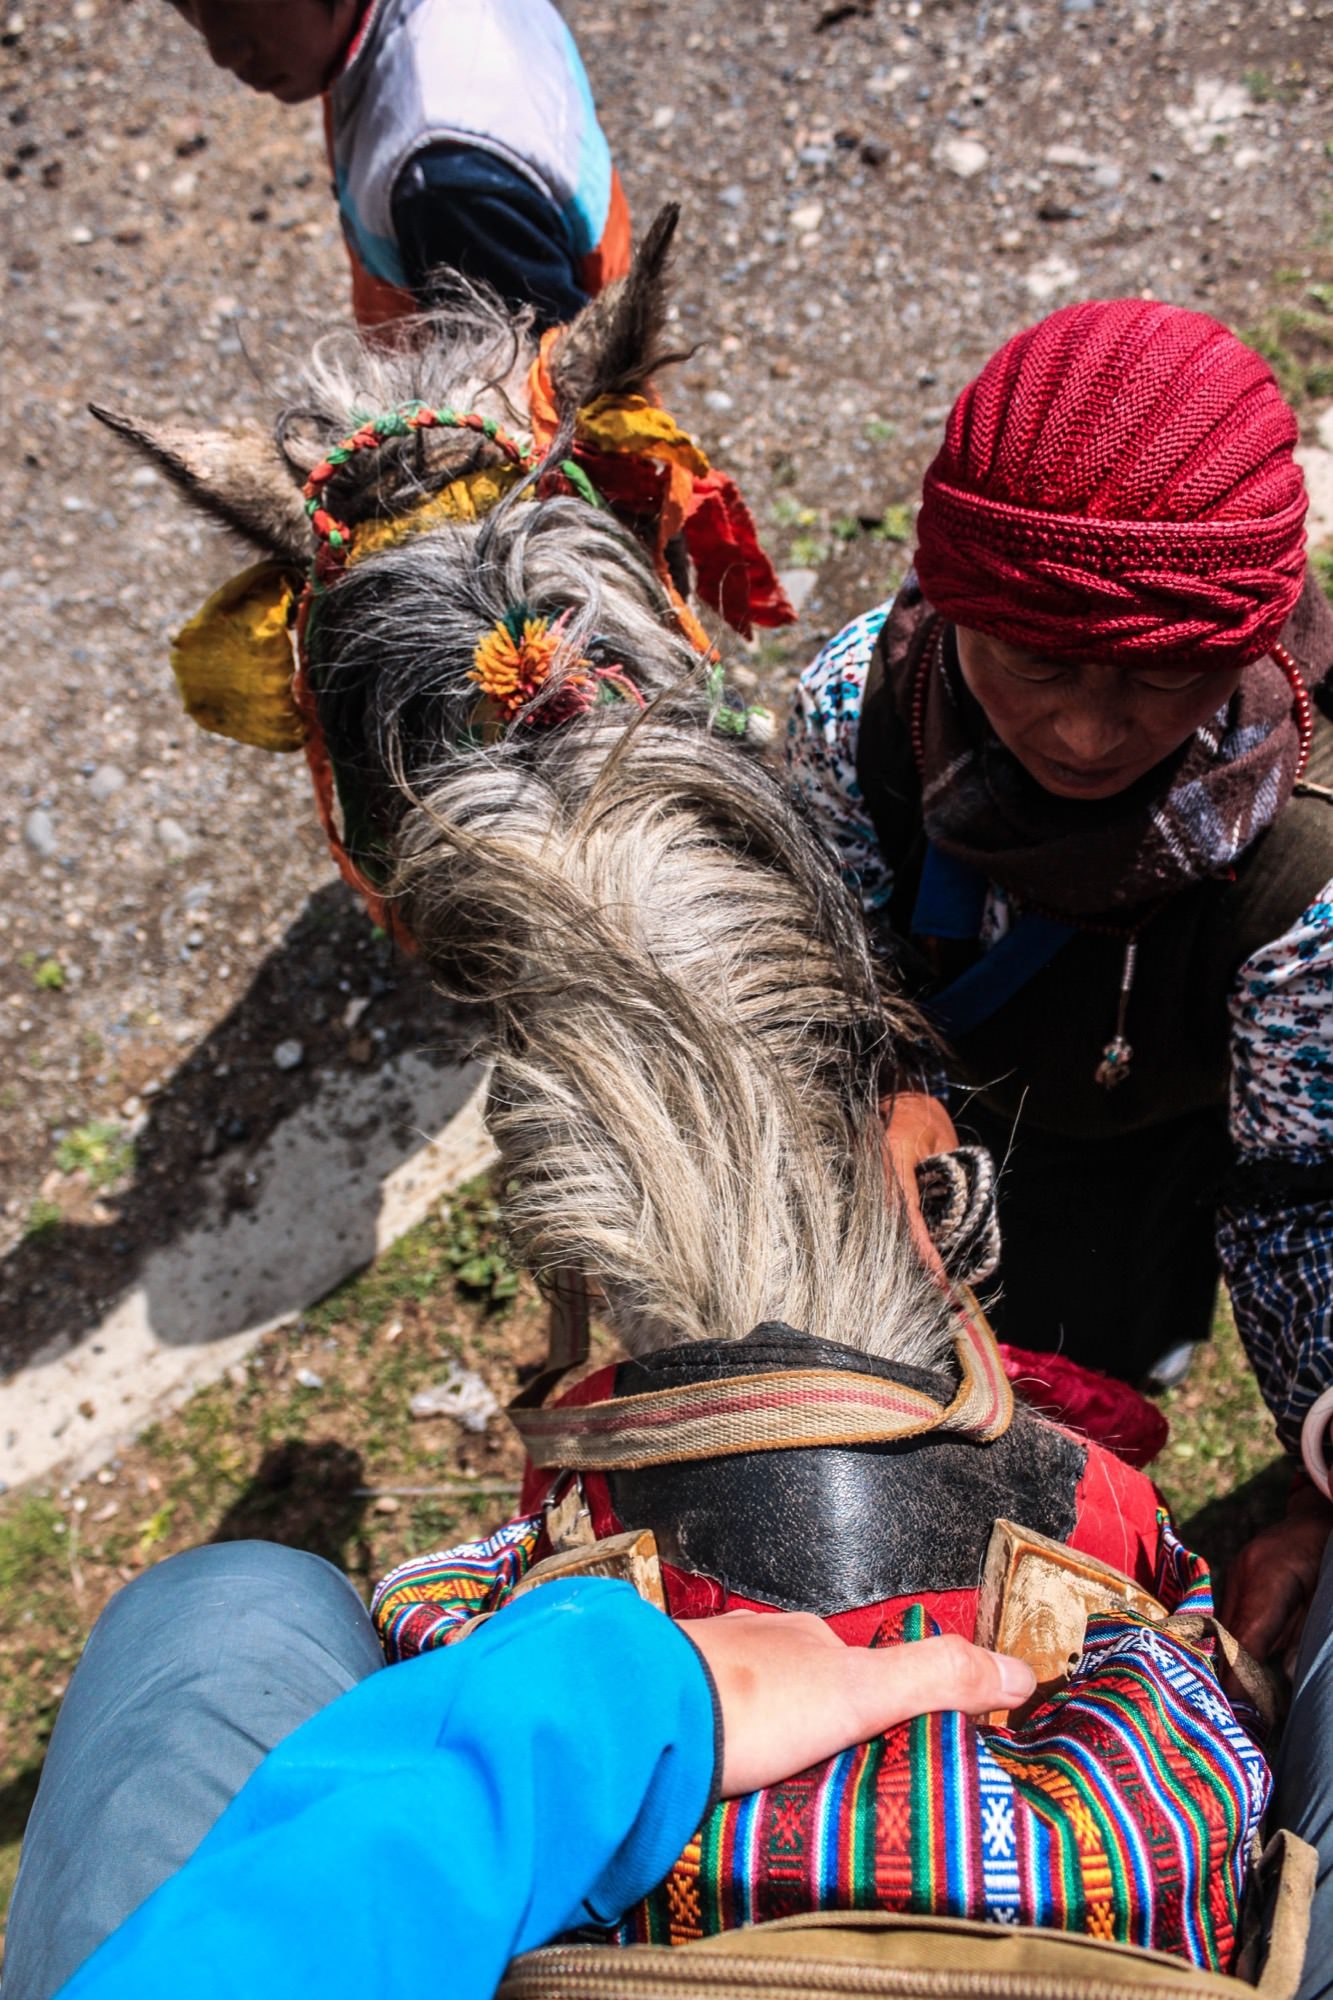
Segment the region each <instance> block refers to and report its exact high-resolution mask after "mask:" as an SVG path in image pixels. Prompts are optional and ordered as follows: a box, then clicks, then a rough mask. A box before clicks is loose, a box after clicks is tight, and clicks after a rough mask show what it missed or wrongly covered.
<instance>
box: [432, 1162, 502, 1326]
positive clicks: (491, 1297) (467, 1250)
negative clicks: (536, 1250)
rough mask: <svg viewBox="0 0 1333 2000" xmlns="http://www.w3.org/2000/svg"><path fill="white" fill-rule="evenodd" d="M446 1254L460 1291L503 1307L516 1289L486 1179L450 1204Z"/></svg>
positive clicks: (500, 1225)
mask: <svg viewBox="0 0 1333 2000" xmlns="http://www.w3.org/2000/svg"><path fill="white" fill-rule="evenodd" d="M446 1228H447V1232H448V1233H447V1237H446V1244H445V1256H446V1257H447V1259H448V1261H449V1263H450V1264H451V1265H452V1267H453V1273H454V1282H455V1284H457V1285H458V1286H459V1287H460V1288H461V1290H462V1291H464V1292H466V1293H468V1294H469V1295H470V1296H472V1297H476V1298H480V1299H482V1300H484V1301H485V1303H486V1304H487V1305H490V1306H505V1305H508V1303H509V1301H510V1300H511V1299H513V1298H514V1297H515V1296H516V1294H517V1292H518V1272H517V1270H516V1269H515V1268H514V1266H513V1265H512V1264H511V1263H510V1261H509V1251H508V1245H507V1243H506V1240H505V1234H504V1225H503V1222H502V1220H501V1215H500V1209H499V1205H498V1203H497V1202H496V1201H495V1200H494V1198H493V1197H492V1195H491V1193H490V1189H489V1186H488V1184H487V1183H485V1182H473V1183H472V1184H471V1185H470V1186H469V1187H467V1188H464V1189H462V1190H461V1191H460V1192H459V1193H458V1194H457V1195H455V1196H454V1198H453V1200H452V1201H451V1202H450V1204H449V1209H448V1215H447V1219H446Z"/></svg>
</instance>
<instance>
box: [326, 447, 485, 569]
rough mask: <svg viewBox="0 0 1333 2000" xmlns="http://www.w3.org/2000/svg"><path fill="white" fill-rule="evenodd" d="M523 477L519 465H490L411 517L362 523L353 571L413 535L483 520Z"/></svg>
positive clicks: (357, 533)
mask: <svg viewBox="0 0 1333 2000" xmlns="http://www.w3.org/2000/svg"><path fill="white" fill-rule="evenodd" d="M522 476H523V475H522V473H521V472H520V470H519V468H518V467H517V466H516V465H494V466H486V467H485V468H483V469H482V470H480V471H477V472H465V473H464V474H463V476H462V478H461V479H451V480H450V482H449V484H448V485H447V486H442V487H441V488H440V490H439V492H438V493H432V494H431V496H430V499H429V500H423V501H422V503H421V505H420V506H419V507H414V508H413V509H412V511H411V513H410V514H397V515H395V516H394V517H393V518H392V519H391V520H387V521H358V522H357V524H356V526H355V527H354V528H353V530H352V550H351V555H350V557H349V562H348V566H349V568H350V567H351V564H353V563H358V562H360V561H361V560H362V558H363V557H365V556H375V555H378V554H379V552H380V550H381V549H394V548H397V546H398V544H399V543H400V542H405V541H407V540H408V538H409V537H410V536H412V535H424V534H425V533H426V532H427V531H428V530H429V529H431V528H437V527H439V525H440V523H441V522H442V521H480V520H481V518H482V516H483V515H485V514H489V513H490V511H491V509H492V507H495V506H497V505H498V504H499V502H500V501H501V500H503V498H504V496H505V494H506V493H507V492H508V491H509V489H510V487H511V486H513V485H514V484H515V483H516V481H518V480H519V479H521V478H522Z"/></svg>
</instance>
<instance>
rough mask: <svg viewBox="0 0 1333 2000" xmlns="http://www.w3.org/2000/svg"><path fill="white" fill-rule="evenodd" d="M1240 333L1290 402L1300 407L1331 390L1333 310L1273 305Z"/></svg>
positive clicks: (1312, 288)
mask: <svg viewBox="0 0 1333 2000" xmlns="http://www.w3.org/2000/svg"><path fill="white" fill-rule="evenodd" d="M1319 289H1321V290H1323V289H1325V288H1323V287H1320V288H1319ZM1314 290H1315V288H1314V287H1311V288H1310V293H1309V294H1307V295H1311V294H1313V292H1314ZM1320 303H1321V304H1322V300H1321V301H1320ZM1240 337H1241V339H1242V340H1243V341H1244V342H1245V344H1246V346H1247V347H1252V348H1253V349H1254V351H1255V353H1256V354H1261V355H1262V356H1263V358H1264V360H1265V361H1266V362H1267V363H1268V365H1269V367H1270V368H1271V369H1272V371H1273V373H1274V375H1275V376H1276V377H1277V382H1278V387H1279V388H1280V389H1281V391H1282V393H1283V395H1284V396H1285V397H1286V399H1287V401H1288V402H1289V403H1292V404H1294V405H1296V406H1298V407H1299V406H1300V405H1302V404H1304V403H1306V402H1311V401H1313V402H1318V401H1321V400H1322V399H1323V398H1324V397H1326V396H1328V395H1330V394H1333V314H1330V313H1329V312H1327V311H1312V310H1311V309H1310V308H1309V307H1308V306H1303V305H1299V306H1298V305H1279V306H1274V307H1273V308H1272V309H1271V310H1270V311H1269V312H1268V313H1266V314H1265V316H1264V317H1263V319H1261V320H1260V321H1259V323H1258V325H1257V326H1252V327H1250V328H1248V329H1247V330H1246V331H1244V332H1243V333H1242V334H1241V336H1240Z"/></svg>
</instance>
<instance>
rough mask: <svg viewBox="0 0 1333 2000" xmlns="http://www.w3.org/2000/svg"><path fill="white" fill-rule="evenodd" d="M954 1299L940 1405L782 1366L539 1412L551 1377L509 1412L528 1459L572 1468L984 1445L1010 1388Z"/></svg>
mask: <svg viewBox="0 0 1333 2000" xmlns="http://www.w3.org/2000/svg"><path fill="white" fill-rule="evenodd" d="M953 1303H954V1308H955V1313H956V1322H955V1331H954V1351H955V1354H956V1356H957V1360H958V1368H959V1383H958V1388H957V1391H956V1392H955V1394H954V1396H953V1397H952V1399H951V1400H950V1401H949V1402H948V1403H947V1404H946V1403H941V1402H938V1401H937V1400H936V1399H935V1398H934V1397H933V1396H930V1395H928V1394H927V1393H926V1392H925V1391H924V1390H921V1389H915V1388H911V1387H909V1386H908V1385H907V1384H906V1383H902V1382H894V1381H891V1380H889V1379H888V1378H886V1377H885V1376H882V1375H872V1374H869V1373H866V1374H862V1373H860V1372H859V1371H857V1370H854V1369H831V1368H784V1369H776V1370H773V1371H770V1372H767V1373H764V1374H756V1375H735V1376H726V1377H723V1378H721V1379H720V1380H718V1381H715V1382H692V1383H686V1384H678V1385H676V1386H674V1387H671V1388H666V1389H653V1390H649V1391H648V1392H646V1393H645V1394H641V1395H633V1396H609V1397H607V1398H605V1399H604V1400H603V1401H601V1402H598V1403H585V1404H582V1405H574V1406H570V1405H562V1404H556V1405H553V1406H549V1407H548V1406H547V1404H546V1402H545V1400H544V1399H545V1396H546V1395H547V1394H548V1393H549V1391H550V1387H551V1377H550V1373H549V1372H548V1373H547V1374H546V1375H544V1376H542V1377H541V1378H539V1380H538V1381H537V1382H536V1383H534V1384H533V1385H532V1388H530V1389H529V1390H527V1391H526V1392H525V1394H524V1395H522V1396H520V1397H518V1398H517V1399H516V1401H515V1402H513V1403H511V1404H510V1406H509V1418H510V1421H511V1422H512V1424H513V1425H514V1428H515V1429H516V1430H517V1432H518V1434H519V1436H520V1437H521V1438H522V1440H523V1443H524V1446H525V1447H526V1449H527V1452H528V1456H529V1457H530V1458H531V1460H532V1462H533V1464H534V1465H537V1466H562V1467H567V1468H569V1469H570V1470H571V1471H578V1472H594V1471H595V1472H610V1471H632V1470H637V1469H638V1468H639V1467H642V1466H647V1465H679V1464H683V1463H686V1462H688V1461H689V1460H692V1459H703V1458H727V1457H731V1456H732V1455H734V1454H735V1453H737V1452H746V1451H790V1450H794V1449H798V1448H810V1447H813V1446H819V1445H855V1444H888V1443H892V1442H894V1441H896V1440H898V1439H901V1438H911V1437H921V1436H923V1435H924V1434H925V1433H926V1432H928V1431H936V1430H939V1431H949V1432H952V1433H954V1434H955V1435H957V1434H962V1435H963V1436H966V1437H973V1438H976V1439H977V1441H978V1442H979V1443H987V1444H988V1443H990V1442H991V1441H992V1440H993V1439H995V1438H998V1437H1001V1436H1003V1434H1004V1432H1005V1431H1006V1430H1007V1429H1008V1428H1009V1424H1010V1421H1011V1419H1012V1416H1013V1395H1012V1392H1011V1390H1010V1387H1009V1383H1008V1380H1007V1378H1006V1376H1005V1372H1004V1367H1003V1364H1002V1363H1001V1360H1000V1356H999V1352H998V1350H997V1348H996V1345H995V1336H994V1335H993V1334H992V1332H991V1330H990V1326H989V1324H988V1323H987V1320H986V1316H985V1314H984V1313H983V1312H982V1310H981V1307H980V1306H979V1305H978V1304H977V1301H976V1299H975V1298H974V1296H973V1295H972V1293H971V1292H970V1291H969V1290H968V1289H967V1287H966V1286H963V1285H959V1286H955V1287H954V1288H953Z"/></svg>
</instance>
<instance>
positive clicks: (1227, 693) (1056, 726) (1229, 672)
mask: <svg viewBox="0 0 1333 2000" xmlns="http://www.w3.org/2000/svg"><path fill="white" fill-rule="evenodd" d="M958 659H959V663H960V665H961V667H962V670H963V679H964V680H965V681H966V683H967V685H968V687H969V688H970V690H971V691H972V693H973V694H974V695H975V696H976V699H977V700H978V701H979V702H980V703H981V706H982V708H983V709H984V710H985V712H986V720H987V721H988V722H989V723H990V726H991V728H992V729H993V730H994V731H995V734H996V735H997V736H998V737H999V739H1000V741H1001V743H1003V745H1004V747H1005V749H1006V750H1008V751H1010V752H1011V753H1012V754H1013V755H1014V756H1015V757H1017V759H1018V761H1019V763H1020V764H1021V765H1022V766H1023V769H1024V770H1025V771H1026V772H1027V773H1028V774H1029V776H1030V777H1033V778H1035V779H1036V781H1037V783H1038V784H1039V785H1040V786H1042V788H1043V789H1044V790H1045V791H1048V792H1054V793H1055V795H1056V797H1057V798H1061V799H1109V798H1114V796H1115V794H1116V793H1117V792H1123V791H1124V790H1125V789H1126V788H1127V787H1128V786H1130V785H1132V784H1134V783H1135V782H1136V781H1137V780H1138V779H1139V778H1142V777H1144V776H1146V774H1147V773H1148V772H1149V771H1151V770H1152V769H1153V767H1154V765H1157V764H1160V763H1161V761H1162V759H1163V758H1164V757H1169V756H1170V755H1171V753H1172V751H1173V750H1178V749H1179V747H1180V745H1181V744H1182V743H1184V742H1186V741H1187V740H1188V739H1189V738H1190V737H1191V736H1192V735H1193V734H1194V732H1195V730H1196V729H1197V728H1198V727H1199V725H1200V723H1203V722H1207V720H1208V719H1209V717H1210V716H1213V715H1216V713H1217V711H1218V709H1219V708H1221V707H1222V706H1223V704H1224V703H1225V702H1227V701H1229V700H1230V698H1231V696H1232V694H1234V692H1235V690H1236V687H1237V685H1238V683H1239V681H1240V677H1241V672H1242V669H1241V668H1240V667H1225V668H1218V667H1200V668H1194V667H1190V666H1183V667H1182V666H1172V667H1167V666H1162V667H1155V666H1153V664H1152V662H1151V660H1147V659H1145V660H1144V661H1143V662H1142V663H1141V664H1139V665H1137V666H1132V667H1124V666H1111V665H1103V664H1101V663H1098V664H1096V665H1093V666H1070V665H1068V664H1067V663H1065V662H1063V661H1060V660H1048V659H1042V658H1040V657H1038V656H1037V655H1035V654H1033V653H1024V652H1020V650H1019V649H1018V647H1017V646H1008V645H1006V644H1005V643H1004V641H1003V640H1002V639H992V638H989V637H988V636H987V635H986V634H985V633H984V632H973V631H969V630H967V629H965V628H964V627H963V626H961V625H960V626H959V627H958Z"/></svg>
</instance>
